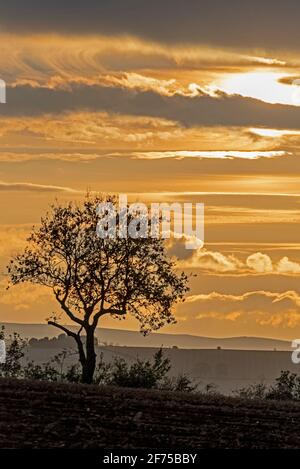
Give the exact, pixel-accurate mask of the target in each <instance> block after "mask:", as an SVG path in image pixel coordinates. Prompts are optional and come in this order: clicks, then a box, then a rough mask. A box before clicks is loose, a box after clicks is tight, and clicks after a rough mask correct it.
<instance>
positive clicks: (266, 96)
mask: <svg viewBox="0 0 300 469" xmlns="http://www.w3.org/2000/svg"><path fill="white" fill-rule="evenodd" d="M284 77H286V73H283V72H282V71H280V72H274V71H268V72H265V71H264V72H263V71H253V72H247V73H236V74H233V75H232V74H231V75H227V76H225V77H224V78H220V79H219V80H217V81H216V83H215V85H216V86H217V87H219V88H220V89H221V90H222V91H224V92H225V93H228V94H231V95H232V94H238V95H241V96H244V97H248V98H254V99H259V100H261V101H265V102H266V103H271V104H287V105H291V106H299V104H300V103H299V100H297V99H295V91H296V90H297V88H298V87H296V86H292V85H286V84H283V83H280V81H279V80H280V79H282V78H284Z"/></svg>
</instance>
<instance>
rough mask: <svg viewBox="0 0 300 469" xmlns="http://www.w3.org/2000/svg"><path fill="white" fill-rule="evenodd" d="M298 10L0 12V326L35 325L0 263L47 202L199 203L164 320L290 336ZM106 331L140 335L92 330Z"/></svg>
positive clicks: (42, 302)
mask: <svg viewBox="0 0 300 469" xmlns="http://www.w3.org/2000/svg"><path fill="white" fill-rule="evenodd" d="M299 14H300V4H299V2H298V1H296V0H287V1H286V2H282V1H281V2H279V1H277V0H274V1H272V2H271V1H265V0H263V1H262V0H260V1H258V0H253V1H252V2H247V3H246V2H238V1H237V0H229V1H227V2H224V0H222V1H221V0H211V1H206V0H202V1H201V0H198V1H195V0H189V1H179V0H172V1H170V0H164V1H163V2H161V1H158V0H152V1H151V2H147V1H146V0H143V1H141V0H126V1H124V0H110V1H109V2H108V1H103V0H97V1H96V0H86V1H85V2H79V1H78V0H75V1H72V2H64V3H63V4H62V3H61V2H58V1H55V0H53V1H52V2H47V3H46V2H39V1H34V0H31V1H30V0H28V1H26V2H24V1H21V0H10V1H7V0H4V1H3V2H2V4H1V12H0V41H1V55H0V79H1V80H4V81H5V83H6V95H7V96H6V101H7V102H6V104H0V124H1V125H0V210H1V218H0V272H1V277H0V321H5V322H24V323H31V322H39V323H40V322H44V321H45V318H46V317H48V316H49V313H51V312H52V311H54V310H55V309H57V306H56V305H55V303H54V302H53V300H52V299H51V296H50V295H49V292H47V291H45V290H44V289H42V288H39V287H36V286H35V287H33V286H31V285H22V286H20V287H14V288H12V289H10V290H8V291H7V290H6V286H7V276H6V275H5V265H6V264H7V262H8V260H9V258H10V257H11V256H12V255H14V254H16V253H17V252H19V251H20V250H22V248H23V247H24V246H25V240H26V236H27V234H28V233H29V230H30V228H31V226H32V225H33V224H35V225H37V224H38V223H39V220H40V217H41V216H42V215H43V214H44V213H45V212H46V211H47V209H48V207H49V204H50V203H51V202H53V201H54V200H55V199H58V200H60V201H62V202H63V201H67V200H80V199H81V198H82V197H83V195H84V193H85V192H86V191H87V190H90V191H99V192H121V193H126V194H129V195H130V194H131V198H132V200H143V201H148V202H149V201H155V202H159V201H169V202H193V203H197V202H200V203H204V204H205V244H204V247H202V248H199V249H197V250H194V251H187V250H185V249H184V248H183V246H182V243H180V242H179V241H174V240H173V241H170V242H169V243H168V250H169V252H170V254H171V255H176V256H177V257H178V259H179V260H178V268H180V269H184V270H185V271H186V272H188V273H192V274H196V276H193V277H192V278H191V281H190V286H191V290H190V292H189V294H188V297H187V300H186V302H185V303H184V304H183V305H180V306H178V307H177V308H176V310H175V315H176V318H177V324H176V325H172V326H167V327H165V328H164V329H163V331H164V332H174V333H190V334H197V335H202V336H211V337H224V336H238V335H243V336H244V335H247V336H265V337H277V338H284V339H295V338H297V337H298V336H299V334H300V291H299V277H300V232H299V224H300V205H299V203H300V184H299V182H300V149H299V144H300V71H299V65H300V46H299V44H300V29H299V25H298V18H299ZM103 325H104V326H106V327H116V328H127V329H138V324H137V323H136V322H135V321H134V320H133V319H130V318H128V319H127V320H126V321H121V322H118V321H117V320H113V319H109V318H105V320H103Z"/></svg>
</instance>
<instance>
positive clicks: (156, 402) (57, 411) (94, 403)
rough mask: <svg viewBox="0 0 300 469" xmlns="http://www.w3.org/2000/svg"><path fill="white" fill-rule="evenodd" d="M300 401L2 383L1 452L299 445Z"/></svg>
mask: <svg viewBox="0 0 300 469" xmlns="http://www.w3.org/2000/svg"><path fill="white" fill-rule="evenodd" d="M299 418H300V403H299V404H298V403H293V402H279V401H277V402H276V401H249V400H242V399H238V398H229V397H220V396H217V397H216V396H208V395H191V394H181V393H171V392H159V391H148V390H135V389H125V388H112V387H99V386H86V385H80V384H78V385H77V384H60V383H59V384H58V383H47V382H39V381H21V380H20V381H19V380H10V379H3V378H2V379H0V447H1V448H114V449H117V448H147V449H150V448H151V449H152V448H153V449H159V448H163V449H176V450H178V449H179V448H191V449H192V448H193V449H201V448H300V436H299V432H298V422H299Z"/></svg>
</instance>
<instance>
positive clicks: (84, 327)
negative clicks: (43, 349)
mask: <svg viewBox="0 0 300 469" xmlns="http://www.w3.org/2000/svg"><path fill="white" fill-rule="evenodd" d="M103 202H107V203H110V204H113V205H114V206H116V205H117V202H116V199H115V198H114V197H110V196H108V197H104V196H95V197H91V196H89V195H88V196H87V197H86V198H85V200H84V202H83V203H82V204H75V203H72V202H70V203H68V204H67V205H65V206H63V205H60V204H55V205H53V206H52V207H51V211H50V212H49V213H48V214H46V216H45V217H43V218H42V220H41V224H40V226H39V227H38V228H34V229H33V230H32V232H31V234H30V236H29V238H28V245H27V247H26V249H25V250H24V252H23V253H21V254H19V255H17V256H16V257H15V258H14V259H12V260H11V263H10V265H9V266H8V271H9V274H10V278H11V283H12V284H18V283H22V282H31V283H34V284H38V285H43V286H46V287H48V288H50V289H51V290H52V292H53V295H54V298H55V299H56V301H57V302H58V304H59V307H60V312H59V313H54V314H53V315H52V316H51V317H50V318H49V320H48V323H49V324H50V325H53V326H55V327H58V328H59V329H61V330H62V331H64V332H65V333H66V334H68V335H69V336H70V337H73V339H74V340H75V341H76V344H77V348H78V352H79V359H80V363H81V366H82V381H83V382H87V383H89V382H92V379H93V374H94V371H95V367H96V354H95V344H94V333H95V329H96V327H97V326H98V322H99V320H100V318H102V317H103V316H105V315H110V316H112V317H115V318H124V317H126V315H128V314H130V315H132V316H133V317H134V318H136V319H137V320H138V321H139V323H140V325H141V331H142V332H143V333H148V332H149V331H151V330H157V329H159V328H161V327H162V326H164V325H165V324H171V323H173V322H174V321H175V319H174V316H173V314H172V307H173V305H174V304H175V303H176V302H178V301H183V300H184V296H185V293H186V292H187V290H188V288H187V277H186V275H185V274H184V273H178V272H177V271H176V265H175V263H174V261H173V260H172V259H171V258H169V257H168V256H167V254H166V251H165V246H164V241H163V240H162V239H155V238H151V237H146V238H145V237H142V238H139V237H137V238H131V237H128V238H120V237H114V238H110V237H107V238H105V239H103V238H100V237H99V236H97V233H96V228H97V223H98V222H99V218H98V215H97V208H98V206H99V204H100V203H103ZM135 216H136V215H134V214H132V213H131V212H129V210H128V220H129V222H130V221H132V220H133V219H134V217H135ZM149 229H150V228H149ZM66 320H68V321H69V322H70V321H72V322H73V323H74V324H75V325H76V326H77V331H74V330H73V329H71V328H69V327H67V326H65V325H64V323H65V322H66ZM82 335H84V336H85V338H84V340H83V339H82Z"/></svg>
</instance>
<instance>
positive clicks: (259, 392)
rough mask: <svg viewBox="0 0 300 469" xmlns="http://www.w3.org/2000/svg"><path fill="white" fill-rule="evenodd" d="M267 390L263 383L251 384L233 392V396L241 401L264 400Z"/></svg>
mask: <svg viewBox="0 0 300 469" xmlns="http://www.w3.org/2000/svg"><path fill="white" fill-rule="evenodd" d="M267 391H268V388H267V386H266V385H265V384H264V383H255V384H251V385H250V386H248V387H246V388H240V389H237V390H235V391H233V394H234V395H236V396H237V397H241V398H242V399H265V398H266V395H267Z"/></svg>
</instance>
